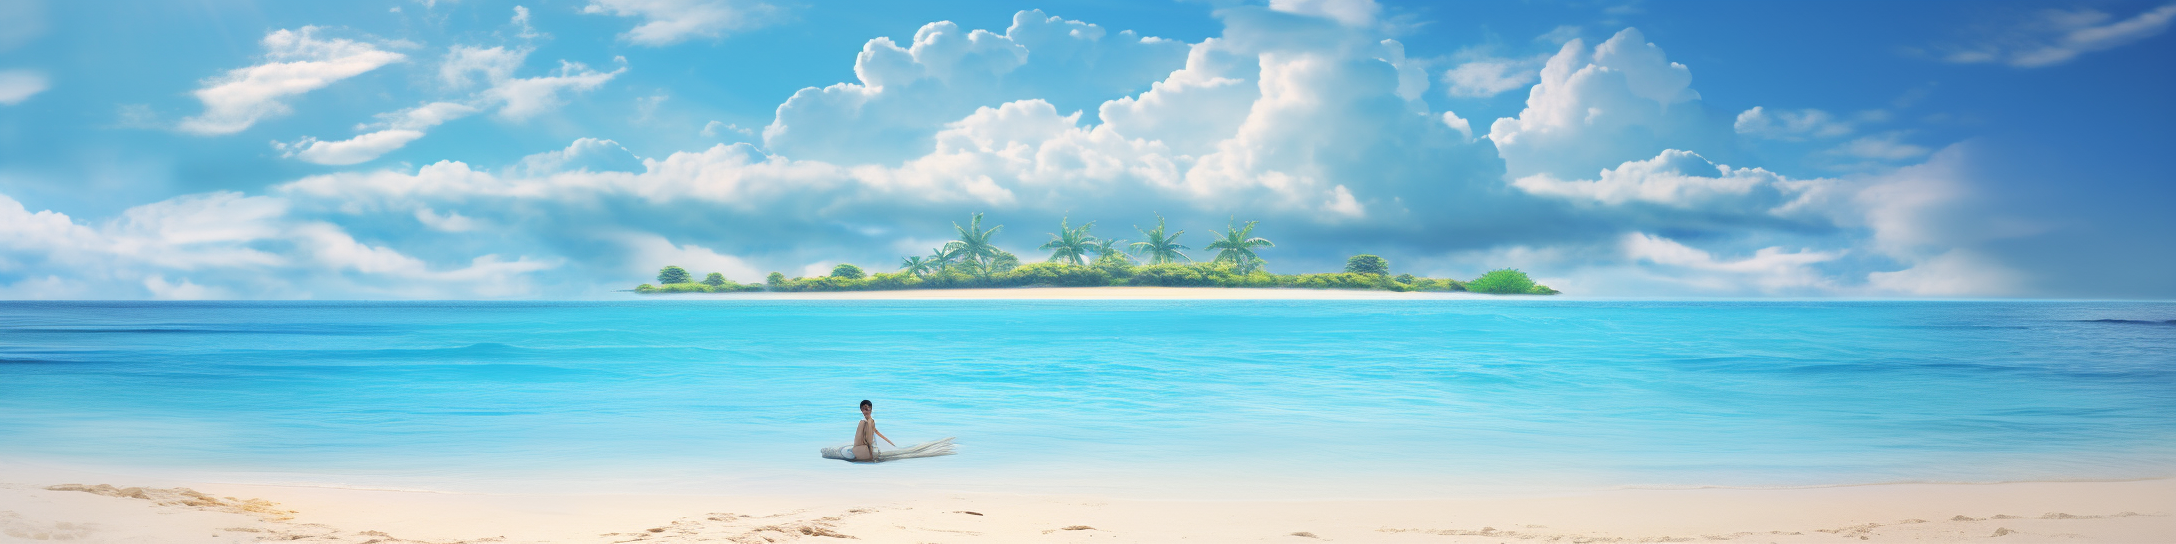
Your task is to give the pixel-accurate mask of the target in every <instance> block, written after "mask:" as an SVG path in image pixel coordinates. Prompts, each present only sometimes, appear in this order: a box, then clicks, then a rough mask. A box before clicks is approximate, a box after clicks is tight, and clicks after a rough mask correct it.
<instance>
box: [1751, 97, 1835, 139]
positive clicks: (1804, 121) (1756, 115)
mask: <svg viewBox="0 0 2176 544" xmlns="http://www.w3.org/2000/svg"><path fill="white" fill-rule="evenodd" d="M1732 128H1734V129H1736V130H1737V131H1738V133H1739V134H1743V135H1746V136H1752V137H1756V138H1766V139H1770V140H1792V141H1797V140H1804V139H1806V138H1833V137H1837V136H1843V135H1846V134H1850V133H1851V130H1852V128H1851V123H1848V122H1845V121H1843V120H1840V119H1837V118H1836V116H1834V115H1829V113H1828V112H1825V111H1821V110H1816V109H1803V110H1798V111H1788V110H1785V111H1775V112H1770V111H1768V110H1766V109H1764V108H1762V107H1760V106H1754V107H1753V109H1749V110H1745V111H1744V112H1742V113H1739V114H1738V121H1737V122H1736V123H1735V124H1733V125H1732Z"/></svg>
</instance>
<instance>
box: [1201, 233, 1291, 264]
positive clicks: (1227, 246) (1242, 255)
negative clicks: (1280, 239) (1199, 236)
mask: <svg viewBox="0 0 2176 544" xmlns="http://www.w3.org/2000/svg"><path fill="white" fill-rule="evenodd" d="M1255 223H1257V221H1248V222H1247V225H1246V226H1243V227H1242V226H1239V225H1237V224H1236V222H1234V223H1226V224H1225V229H1224V234H1222V236H1223V239H1221V240H1217V241H1215V242H1210V243H1209V247H1207V248H1204V249H1215V250H1219V251H1217V253H1216V260H1217V261H1219V262H1228V263H1232V265H1234V266H1237V267H1239V273H1241V274H1246V273H1250V272H1253V271H1254V269H1255V267H1258V266H1261V265H1262V257H1261V256H1258V255H1255V254H1254V248H1258V247H1277V244H1274V243H1270V241H1269V240H1267V239H1263V238H1256V237H1253V236H1252V235H1253V234H1254V224H1255ZM1210 232H1216V231H1210Z"/></svg>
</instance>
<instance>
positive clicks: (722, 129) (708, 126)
mask: <svg viewBox="0 0 2176 544" xmlns="http://www.w3.org/2000/svg"><path fill="white" fill-rule="evenodd" d="M726 132H731V133H735V134H739V135H742V136H754V135H756V131H755V129H752V128H747V127H743V126H740V125H738V124H734V123H727V122H724V121H711V122H709V123H704V124H703V130H702V132H701V134H702V135H703V137H705V138H712V137H716V136H717V135H719V134H722V133H726Z"/></svg>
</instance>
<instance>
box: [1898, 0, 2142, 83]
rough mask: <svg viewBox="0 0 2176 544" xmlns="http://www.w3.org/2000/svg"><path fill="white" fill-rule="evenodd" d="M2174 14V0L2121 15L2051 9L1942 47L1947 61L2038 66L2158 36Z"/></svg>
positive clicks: (2022, 66)
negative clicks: (1968, 40) (1964, 42)
mask: <svg viewBox="0 0 2176 544" xmlns="http://www.w3.org/2000/svg"><path fill="white" fill-rule="evenodd" d="M2172 18H2176V4H2167V5H2163V6H2160V7H2157V8H2153V9H2150V10H2146V11H2145V12H2143V13H2139V14H2137V15H2134V16H2131V17H2130V18H2127V19H2122V20H2115V17H2114V16H2113V15H2109V14H2108V13H2107V12H2103V11H2100V10H2095V9H2089V8H2088V9H2077V10H2067V11H2066V10H2059V9H2050V10H2044V11H2041V12H2038V13H2036V14H2034V16H2033V17H2032V18H2031V19H2029V20H2026V21H2021V22H2019V23H2017V24H2016V25H2015V26H2013V27H2011V28H2007V29H2002V30H2000V31H1997V32H1993V33H1991V34H1990V35H1989V36H1986V37H1985V38H1983V39H1982V40H1980V41H1978V42H1976V43H1972V44H1967V45H1953V46H1945V47H1941V48H1938V49H1941V50H1943V51H1944V52H1943V53H1942V54H1941V58H1942V60H1946V61H1949V62H1955V63H1988V62H1999V63H2002V64H2008V65H2010V66H2015V67H2018V68H2039V67H2043V66H2054V65H2057V64H2062V63H2066V62H2070V61H2071V60H2072V59H2076V58H2078V56H2079V55H2083V54H2085V53H2090V52H2094V51H2101V50H2105V49H2113V48H2116V47H2121V46H2123V45H2127V44H2130V43H2132V42H2136V41H2139V40H2143V39H2146V38H2151V37H2154V36H2158V35H2160V34H2161V33H2162V32H2166V31H2168V26H2169V20H2170V19H2172Z"/></svg>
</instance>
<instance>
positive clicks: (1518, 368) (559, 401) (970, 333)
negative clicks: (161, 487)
mask: <svg viewBox="0 0 2176 544" xmlns="http://www.w3.org/2000/svg"><path fill="white" fill-rule="evenodd" d="M2169 320H2176V303H2149V302H2135V303H2124V302H2091V303H2077V302H1671V301H1641V302H1621V301H1578V300H1526V299H1520V300H1426V301H1092V302H1091V301H1080V302H1074V301H776V300H750V299H742V300H732V299H703V300H643V301H629V302H603V303H594V302H585V303H520V302H516V303H495V302H494V303H468V302H457V303H453V302H449V303H430V302H426V303H315V302H307V303H254V302H252V303H227V302H221V303H108V302H58V303H55V302H13V303H0V460H4V461H8V462H13V463H17V464H19V465H21V464H29V465H32V466H56V465H57V466H69V467H80V468H91V469H95V470H102V471H108V472H115V473H119V474H122V475H127V474H144V475H165V476H183V477H190V478H203V479H214V480H220V481H246V482H271V483H299V484H313V485H347V486H368V487H397V488H423V489H444V490H462V491H483V490H513V491H536V490H583V491H640V490H649V491H670V492H692V493H705V492H716V493H733V492H748V491H808V492H831V491H837V490H845V489H852V487H850V486H867V487H872V488H896V489H925V490H927V489H934V490H969V491H976V490H987V491H1027V492H1061V493H1066V492H1080V493H1103V494H1118V495H1131V496H1149V497H1200V498H1221V497H1249V498H1307V497H1342V496H1370V497H1386V496H1414V497H1422V496H1448V495H1459V494H1463V493H1474V492H1488V491H1489V490H1503V489H1529V490H1530V489H1560V488H1561V489H1577V488H1596V487H1616V486H1705V485H1720V486H1793V485H1828V484H1851V483H1871V482H1901V481H1945V482H1987V481H2011V480H2046V479H2117V478H2139V477H2166V476H2176V322H2170V321H2169ZM865 398H866V399H871V400H873V401H875V402H876V406H877V418H878V421H879V422H880V424H881V428H882V429H883V430H884V432H885V433H886V434H888V435H890V436H891V437H892V438H893V439H895V440H897V441H899V442H900V443H901V444H905V443H909V442H916V441H921V440H927V439H934V438H940V437H945V436H957V437H959V442H960V444H961V447H960V451H961V454H960V455H957V456H952V457H944V458H935V459H920V460H910V461H903V462H899V463H887V464H881V465H873V466H872V465H849V464H846V463H841V462H837V461H827V460H823V459H819V458H818V457H817V455H816V450H817V449H818V448H820V447H823V446H830V445H837V444H840V443H844V442H846V441H847V440H848V439H849V438H850V435H851V432H852V430H853V426H854V423H853V422H854V420H855V419H857V418H859V417H860V415H859V413H858V412H857V411H856V410H855V407H854V404H855V403H856V402H857V401H860V400H861V399H865ZM116 483H125V482H116Z"/></svg>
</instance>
